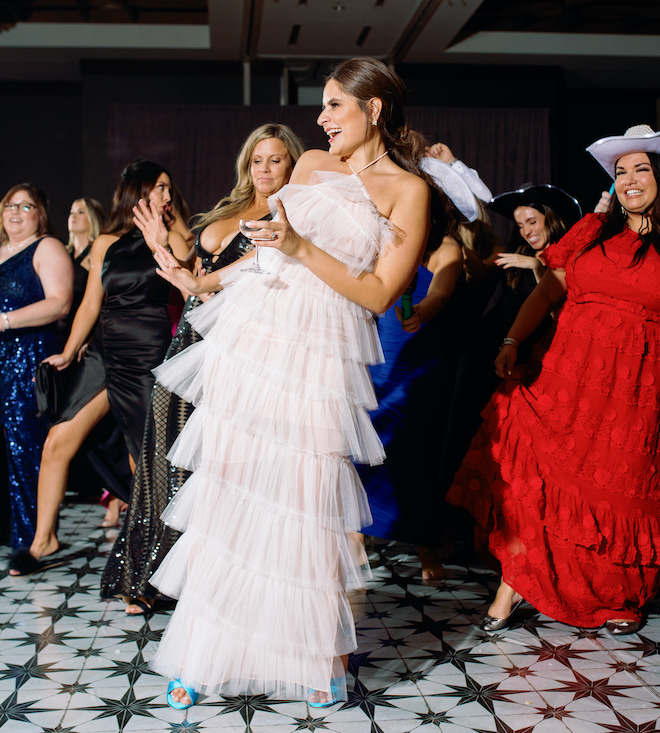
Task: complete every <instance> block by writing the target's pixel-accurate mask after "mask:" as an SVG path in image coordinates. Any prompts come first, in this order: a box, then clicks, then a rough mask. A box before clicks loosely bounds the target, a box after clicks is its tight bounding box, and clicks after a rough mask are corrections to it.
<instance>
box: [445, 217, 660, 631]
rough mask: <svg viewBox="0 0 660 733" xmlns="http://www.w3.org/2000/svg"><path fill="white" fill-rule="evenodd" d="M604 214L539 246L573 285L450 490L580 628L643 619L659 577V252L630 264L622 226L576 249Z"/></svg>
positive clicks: (502, 555) (510, 574) (495, 405)
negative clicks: (546, 343) (531, 375)
mask: <svg viewBox="0 0 660 733" xmlns="http://www.w3.org/2000/svg"><path fill="white" fill-rule="evenodd" d="M599 227H600V219H599V217H598V215H596V214H589V215H587V216H586V217H584V218H583V219H582V220H581V221H580V222H578V223H577V224H576V225H575V226H574V227H573V228H572V229H571V230H570V231H569V232H568V234H566V236H565V237H564V238H563V239H562V240H561V241H560V242H558V243H557V244H555V245H551V246H550V247H549V248H548V249H547V250H546V252H545V253H544V259H545V260H546V262H547V263H548V265H549V266H550V267H552V268H565V269H566V282H567V286H568V292H567V300H566V303H565V305H564V307H563V308H562V310H561V314H560V316H559V319H558V323H557V331H556V334H555V336H554V340H553V342H552V345H551V346H550V348H549V350H548V352H547V353H546V355H545V356H544V359H543V368H542V371H541V374H540V375H539V377H538V378H537V379H536V381H535V382H534V383H533V384H532V385H531V386H529V387H525V386H522V385H520V384H517V383H512V382H509V383H507V384H504V385H503V387H502V389H501V390H500V391H499V392H497V393H496V394H495V396H494V397H493V399H492V400H491V402H490V403H489V404H488V406H487V407H486V409H485V410H484V412H483V417H484V423H483V424H482V426H481V428H480V430H479V432H478V434H477V435H476V437H475V438H474V440H473V442H472V445H471V448H470V451H469V452H468V454H467V455H466V457H465V459H464V461H463V465H462V466H461V468H460V470H459V472H458V473H457V475H456V479H455V482H454V485H453V486H452V488H451V490H450V492H449V495H448V500H449V501H450V502H451V503H453V504H458V505H460V506H463V507H465V508H466V509H468V510H469V511H470V512H471V513H472V514H473V515H474V516H475V518H476V520H477V537H476V541H477V542H479V541H483V542H485V541H486V539H487V540H488V544H489V547H490V550H491V552H492V553H493V554H494V555H495V556H496V557H497V558H498V559H499V560H500V562H501V563H502V577H503V579H504V580H505V581H506V582H507V583H508V584H509V585H511V586H512V587H513V588H514V589H515V590H516V591H517V592H518V593H520V594H521V595H522V596H523V597H524V598H525V599H526V600H527V601H528V602H529V603H531V604H532V605H533V606H534V607H535V608H537V609H538V610H539V611H541V612H542V613H544V614H546V615H548V616H550V617H551V618H554V619H557V620H558V621H562V622H564V623H567V624H571V625H573V626H584V627H594V626H600V625H602V624H604V623H605V621H607V620H609V619H628V620H638V619H639V617H640V608H641V607H642V606H643V605H644V604H645V603H646V602H647V601H648V600H649V599H650V598H652V596H653V595H654V594H655V593H656V591H657V590H658V584H659V581H660V561H659V554H660V480H659V474H658V469H659V467H660V457H659V456H658V438H659V435H660V429H659V419H658V417H659V412H660V410H659V408H660V404H659V401H660V256H658V254H657V253H656V252H655V251H654V250H653V248H651V249H650V250H649V252H648V253H647V255H646V257H645V259H644V260H643V261H642V263H641V264H640V265H638V266H636V267H630V263H631V260H632V257H633V254H634V252H635V250H636V249H637V247H638V246H639V239H638V238H637V235H636V234H634V233H633V232H632V231H627V232H625V233H623V234H621V235H618V236H616V237H614V238H613V239H611V240H608V241H607V242H606V243H605V254H603V252H602V250H601V249H600V247H597V248H595V249H592V250H591V251H590V252H588V253H587V254H584V255H582V256H580V257H578V258H577V259H576V258H575V255H576V254H577V253H578V252H579V251H580V250H581V249H582V248H583V247H584V246H585V245H586V244H588V243H590V242H591V241H593V239H594V238H595V235H596V233H597V231H598V229H599Z"/></svg>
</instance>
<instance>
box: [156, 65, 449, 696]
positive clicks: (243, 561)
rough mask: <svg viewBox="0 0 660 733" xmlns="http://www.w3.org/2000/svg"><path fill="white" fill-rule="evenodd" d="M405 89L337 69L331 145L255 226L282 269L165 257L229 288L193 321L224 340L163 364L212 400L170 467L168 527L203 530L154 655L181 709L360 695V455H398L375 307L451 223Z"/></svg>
mask: <svg viewBox="0 0 660 733" xmlns="http://www.w3.org/2000/svg"><path fill="white" fill-rule="evenodd" d="M404 95H405V87H404V86H403V83H402V82H401V80H400V78H399V77H398V76H397V75H396V74H395V73H394V72H393V71H391V70H390V69H388V67H387V66H385V65H384V64H382V63H381V62H379V61H377V60H374V59H370V58H356V59H350V60H348V61H345V62H343V63H341V64H340V65H339V66H338V67H337V68H336V69H335V70H334V71H333V72H332V73H331V75H330V77H329V78H328V80H327V83H326V85H325V88H324V93H323V106H322V111H321V114H320V115H319V118H318V124H319V125H321V126H322V127H323V129H324V131H325V132H326V134H327V136H328V141H329V151H328V152H325V151H320V150H313V151H308V152H306V153H304V154H303V155H302V156H301V158H300V160H299V161H298V163H297V165H296V167H295V170H294V172H293V175H292V178H291V182H290V184H289V185H287V186H285V187H284V188H283V189H281V191H280V192H279V193H278V194H277V195H276V196H274V197H272V198H271V207H272V208H273V209H274V210H275V213H276V217H275V219H274V220H273V221H269V222H263V221H260V222H258V223H257V222H248V224H252V225H253V226H258V227H260V228H259V229H257V231H256V232H254V234H253V235H252V236H253V239H254V242H255V244H257V245H259V246H260V247H261V248H263V249H262V250H261V264H262V267H263V269H264V270H266V274H256V273H253V272H246V271H245V270H244V268H243V265H242V264H241V263H240V262H239V263H236V264H234V265H231V266H229V267H227V268H224V269H223V270H219V271H218V272H215V273H212V274H209V275H204V276H201V277H195V276H193V275H192V274H191V273H190V272H188V271H186V270H185V269H183V268H181V267H179V265H178V263H177V261H176V260H175V259H174V258H173V257H172V256H171V255H169V254H168V253H167V252H166V251H165V250H163V249H162V248H159V250H158V252H157V253H156V259H157V262H158V264H159V267H160V270H159V272H160V274H161V275H162V276H163V277H164V278H166V279H167V280H169V281H170V282H172V283H173V284H175V285H176V286H177V287H184V288H186V289H187V290H188V291H190V292H192V293H201V292H208V291H213V290H221V291H222V292H221V293H220V295H218V296H216V297H214V298H212V299H211V300H209V301H208V302H207V303H206V304H205V305H203V306H201V307H199V308H198V309H196V311H195V312H194V313H193V314H192V315H191V317H190V320H191V323H192V325H193V326H194V328H195V329H196V330H197V331H199V332H201V333H202V334H203V335H204V340H203V341H201V342H199V343H198V344H196V345H194V346H192V347H190V348H189V349H187V350H186V351H184V352H183V353H182V354H180V355H179V356H177V357H175V358H173V359H171V360H169V361H168V362H166V363H165V364H163V365H162V366H161V367H159V368H158V369H157V370H156V375H157V379H158V380H159V381H160V382H162V383H163V384H164V385H165V387H167V388H168V389H170V390H172V391H175V392H177V393H179V394H180V395H181V396H182V397H183V398H184V399H186V400H188V401H191V402H193V403H194V404H195V405H197V409H196V410H195V412H194V413H193V417H192V418H191V420H189V421H188V423H187V424H186V426H185V428H184V430H183V432H182V433H181V435H180V436H179V438H178V440H177V442H176V443H175V445H174V446H173V448H172V451H171V453H170V456H169V458H170V460H171V461H172V463H173V464H174V465H177V466H182V467H185V468H187V469H189V470H191V471H193V475H192V476H191V478H190V479H189V480H188V482H187V484H186V485H185V486H184V487H183V489H182V490H181V492H180V493H179V495H178V496H177V498H176V500H175V501H174V502H173V503H172V504H170V506H169V507H168V509H167V510H166V512H165V514H164V517H163V518H164V520H165V521H166V522H167V523H168V524H171V525H173V526H175V527H176V528H177V529H179V530H181V531H183V532H184V534H183V535H182V537H181V539H180V540H179V541H178V542H177V544H176V545H175V546H174V548H173V549H172V551H171V552H170V553H169V555H168V556H167V558H166V559H165V561H164V563H163V564H162V565H161V567H160V568H159V570H158V572H157V573H156V574H155V576H154V577H153V578H152V581H151V582H152V583H153V584H154V585H156V586H157V587H158V588H159V589H160V591H161V592H162V593H164V594H165V595H168V596H172V597H176V598H178V599H179V601H178V604H177V607H176V610H175V611H174V614H173V616H172V618H171V620H170V623H169V625H168V628H167V630H166V632H165V634H164V636H163V639H162V641H161V644H160V646H159V648H158V650H157V652H156V655H155V658H154V659H153V662H152V666H153V668H154V669H155V670H156V671H158V672H160V673H161V674H163V675H168V676H170V677H171V678H173V681H172V682H170V685H169V690H168V702H169V703H170V705H172V706H174V707H177V708H185V707H189V706H190V705H191V704H193V703H194V701H195V700H196V699H197V695H198V693H199V692H204V693H206V694H213V693H218V694H223V695H238V694H257V693H260V694H276V695H277V696H278V697H280V698H285V699H307V700H308V702H309V704H310V705H312V706H318V707H320V706H326V705H331V704H333V703H334V702H336V701H337V700H339V699H345V698H346V683H345V669H346V664H347V659H348V654H349V652H351V651H353V650H354V649H355V648H356V637H355V628H354V623H353V618H352V614H351V609H350V605H349V603H348V599H347V596H346V590H347V589H348V588H352V587H359V586H361V585H362V583H363V577H362V576H363V570H364V568H365V567H366V560H365V559H364V558H363V557H360V556H359V554H358V551H357V550H356V548H355V545H354V543H352V542H351V541H350V537H348V535H349V533H350V532H355V531H359V529H360V528H361V527H363V526H365V525H368V524H369V523H370V517H369V509H368V505H367V501H366V495H365V493H364V489H363V488H362V486H361V484H360V481H359V478H358V476H357V473H356V471H355V468H354V466H353V461H357V462H367V463H371V464H374V463H378V462H381V461H382V460H383V450H382V445H381V444H380V441H379V439H378V436H377V434H376V432H375V430H374V429H373V426H372V425H371V422H370V420H369V417H368V414H367V411H368V410H371V409H373V408H374V407H375V399H374V393H373V388H372V385H371V382H370V379H369V371H368V364H370V363H375V362H378V361H380V360H382V352H381V349H380V344H379V342H378V336H377V333H376V329H375V324H374V313H382V312H383V311H385V310H387V309H388V308H389V307H390V306H391V305H392V304H393V303H394V302H395V301H396V300H397V299H398V298H399V296H400V295H401V294H402V292H403V291H404V289H405V288H406V286H407V284H408V282H409V281H410V279H411V278H412V277H413V275H414V273H415V271H416V269H417V266H418V264H419V262H420V260H421V258H422V255H423V252H424V249H425V247H426V246H427V242H432V244H430V245H429V246H437V244H439V242H440V241H441V239H442V235H443V232H442V231H439V230H441V229H442V226H444V220H441V219H440V216H441V214H438V215H437V216H436V213H435V212H436V210H439V209H440V208H442V207H441V203H442V202H441V200H440V196H441V195H440V194H439V192H438V191H437V189H434V188H433V187H432V182H430V179H429V178H428V176H426V174H424V173H423V172H422V171H421V170H420V168H419V164H418V161H419V160H420V159H421V157H422V156H423V154H424V140H423V139H422V137H421V136H420V135H418V134H417V133H414V132H412V131H410V130H409V129H408V126H407V124H406V122H405V118H404V115H403V103H404Z"/></svg>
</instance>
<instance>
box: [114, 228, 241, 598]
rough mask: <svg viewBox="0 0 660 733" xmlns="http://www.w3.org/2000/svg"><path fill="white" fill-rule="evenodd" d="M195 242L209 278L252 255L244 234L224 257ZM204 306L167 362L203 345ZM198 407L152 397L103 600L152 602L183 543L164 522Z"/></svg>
mask: <svg viewBox="0 0 660 733" xmlns="http://www.w3.org/2000/svg"><path fill="white" fill-rule="evenodd" d="M200 233H201V232H198V234H197V236H196V238H195V251H196V254H197V256H198V257H199V258H200V259H201V261H202V267H203V268H204V269H205V270H206V272H207V273H208V272H214V271H216V270H219V269H221V268H223V267H226V266H227V265H230V264H231V263H232V262H235V261H236V260H237V259H238V258H239V257H241V256H242V255H243V254H245V253H246V252H248V251H250V250H251V249H252V244H251V243H250V241H249V240H248V239H246V238H245V237H244V236H243V235H242V234H237V235H236V236H235V237H234V239H233V240H232V241H231V242H230V243H229V244H228V245H227V247H225V249H224V250H223V251H222V252H221V253H220V254H219V255H218V256H214V255H212V254H211V253H210V252H207V251H206V250H205V249H204V248H203V247H202V245H201V243H200V241H199V237H200ZM200 303H201V300H200V299H199V298H198V297H192V296H191V297H189V298H188V300H187V301H186V304H185V306H184V309H183V314H182V317H181V320H180V321H179V327H178V329H177V331H176V334H175V336H174V338H173V339H172V343H171V344H170V348H169V349H168V351H167V355H166V356H165V360H167V359H170V358H171V357H173V356H175V355H176V354H178V353H179V352H181V351H183V350H184V349H186V348H187V347H188V346H191V345H192V344H194V343H196V342H197V341H200V340H201V338H202V337H201V336H200V335H199V334H198V333H197V332H196V331H195V330H194V329H193V328H192V326H191V325H190V324H189V323H188V321H187V319H186V315H187V314H188V313H190V311H191V310H192V309H193V308H195V307H196V306H197V305H199V304H200ZM193 409H194V408H193V406H192V405H191V404H190V403H188V402H185V401H184V400H182V399H181V398H180V397H178V396H177V395H175V394H172V393H171V392H168V391H167V390H166V389H165V388H164V387H163V386H162V385H161V384H159V383H156V384H155V386H154V388H153V391H152V393H151V402H150V405H149V412H148V415H147V422H146V427H145V430H144V440H143V442H142V451H141V453H140V458H139V460H138V462H137V466H136V470H135V475H134V479H133V488H132V490H131V500H130V504H129V508H128V512H127V516H126V521H125V523H124V526H123V528H122V530H121V532H120V533H119V536H118V537H117V540H116V541H115V545H114V547H113V549H112V552H111V553H110V557H109V558H108V562H107V565H106V567H105V570H104V572H103V578H102V580H101V597H102V598H112V597H113V596H118V595H121V596H126V597H128V598H139V597H143V596H152V595H154V594H155V591H154V589H153V588H152V587H151V586H150V585H149V578H150V577H151V576H152V575H153V573H154V572H155V571H156V569H157V568H158V566H159V565H160V563H161V561H162V559H163V558H164V557H165V555H166V554H167V553H168V552H169V550H170V549H171V548H172V545H173V544H174V543H175V542H176V540H177V539H178V537H179V532H177V531H176V530H174V529H172V528H171V527H168V526H166V525H165V524H163V522H162V521H161V519H160V515H161V514H162V513H163V511H164V510H165V507H166V506H167V505H168V504H169V502H170V501H171V499H172V498H173V497H174V495H175V494H176V492H177V491H178V490H179V489H180V488H181V486H182V485H183V483H184V482H185V481H186V479H187V478H188V476H189V472H188V471H185V470H184V469H180V468H175V467H174V466H172V465H170V463H169V462H168V460H167V458H166V456H167V454H168V452H169V450H170V448H171V446H172V444H173V443H174V441H175V440H176V438H177V436H178V435H179V433H180V432H181V430H182V429H183V426H184V425H185V424H186V421H187V420H188V418H189V417H190V415H191V414H192V411H193Z"/></svg>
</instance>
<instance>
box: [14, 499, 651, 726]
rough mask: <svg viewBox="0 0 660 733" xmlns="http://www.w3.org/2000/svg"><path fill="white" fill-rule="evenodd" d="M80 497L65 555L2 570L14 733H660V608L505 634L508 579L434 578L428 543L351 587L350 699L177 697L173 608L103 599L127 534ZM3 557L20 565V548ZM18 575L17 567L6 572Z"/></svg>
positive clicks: (477, 574)
mask: <svg viewBox="0 0 660 733" xmlns="http://www.w3.org/2000/svg"><path fill="white" fill-rule="evenodd" d="M102 513H103V509H102V507H100V506H98V505H89V504H75V503H72V504H68V505H66V506H65V507H64V509H63V512H62V517H61V526H60V541H61V542H63V543H66V545H67V546H68V547H67V548H66V549H65V550H63V551H62V552H61V553H60V556H63V558H64V559H65V563H64V564H63V565H62V566H61V567H57V568H52V569H50V570H47V571H44V572H41V573H39V574H36V575H33V576H30V577H26V578H12V577H10V576H8V575H6V574H5V575H4V577H3V578H2V581H1V582H0V700H1V703H0V733H5V731H7V733H118V732H120V731H126V732H128V731H140V732H142V733H166V732H167V733H169V732H172V733H175V732H176V733H209V732H210V731H222V733H293V732H294V731H318V732H319V733H321V731H327V732H329V733H411V732H412V731H415V733H433V732H434V731H435V732H436V733H438V732H440V731H441V732H442V733H470V732H474V733H491V732H493V733H566V732H567V731H571V732H572V733H652V732H653V731H658V730H660V687H659V684H660V605H658V604H657V602H656V605H655V606H654V607H653V608H652V609H651V613H650V615H649V619H648V622H647V623H646V625H645V626H644V627H643V628H642V629H641V631H640V632H639V633H638V634H636V635H632V636H626V637H614V636H612V635H610V634H609V633H608V632H606V631H605V630H603V629H599V630H584V629H575V628H571V627H568V626H564V625H563V624H559V623H556V622H554V621H552V620H551V619H549V618H547V617H544V616H540V615H539V614H537V613H536V612H535V611H534V609H533V608H531V607H529V606H527V607H526V608H525V609H524V610H523V611H522V613H520V615H519V616H517V617H516V618H517V623H516V624H515V625H514V626H513V627H512V628H510V629H507V630H506V631H503V632H500V633H498V634H493V635H488V634H485V633H483V632H481V631H480V630H479V629H478V628H477V627H476V626H475V625H474V621H475V620H476V619H478V617H479V616H480V615H481V614H482V613H483V612H484V610H485V609H486V608H487V606H488V603H489V598H491V597H492V593H493V591H494V589H495V587H496V585H497V577H496V576H495V574H494V573H492V572H491V571H489V570H487V569H485V568H482V567H479V566H474V565H473V566H467V565H461V564H450V565H448V567H447V578H446V580H444V581H442V582H438V583H434V584H424V583H423V582H422V580H421V569H420V564H419V560H418V557H417V555H416V554H415V553H414V552H413V550H412V548H410V547H408V546H406V545H400V544H396V543H377V544H374V545H373V549H372V551H371V553H370V560H371V563H372V567H373V572H374V578H373V580H372V581H371V582H370V583H369V585H368V587H367V589H366V590H365V591H362V592H360V593H354V594H352V597H351V602H352V605H353V610H354V614H355V619H356V624H357V633H358V643H359V646H358V649H357V651H356V653H355V654H353V655H352V657H351V660H350V667H349V675H348V678H347V683H348V690H349V694H348V700H347V701H346V702H344V703H338V704H336V705H334V706H332V707H329V708H321V709H318V708H311V707H309V706H308V705H307V704H306V703H305V702H291V701H288V700H276V699H273V698H269V697H265V696H241V697H235V698H220V697H208V698H203V699H200V702H198V704H197V705H195V706H194V707H192V708H190V709H189V710H187V711H177V710H173V709H172V708H170V707H168V705H167V702H166V695H165V689H166V685H167V680H165V679H163V678H161V677H159V676H158V675H156V674H154V673H153V672H152V671H151V670H150V669H149V667H148V663H149V660H150V658H151V656H152V655H153V652H154V649H155V647H156V645H157V644H158V640H159V637H160V635H161V633H162V631H163V629H164V627H165V625H166V623H167V620H168V615H169V611H167V610H160V611H157V612H156V613H153V614H152V615H150V616H149V617H147V618H145V617H128V616H126V614H125V613H124V612H123V605H122V604H121V603H120V602H118V601H110V602H107V601H102V600H100V598H99V591H98V588H99V579H100V574H101V572H102V570H103V566H104V562H105V557H106V555H107V553H108V552H109V550H110V549H111V547H112V541H113V539H114V536H115V535H116V531H115V532H114V533H113V532H112V531H107V530H106V531H103V530H101V529H97V528H96V524H97V523H98V521H99V520H100V518H101V517H102ZM0 554H1V556H0V562H1V563H2V566H5V567H6V565H7V559H8V555H9V550H8V549H7V548H3V549H2V551H1V553H0ZM5 573H6V571H5Z"/></svg>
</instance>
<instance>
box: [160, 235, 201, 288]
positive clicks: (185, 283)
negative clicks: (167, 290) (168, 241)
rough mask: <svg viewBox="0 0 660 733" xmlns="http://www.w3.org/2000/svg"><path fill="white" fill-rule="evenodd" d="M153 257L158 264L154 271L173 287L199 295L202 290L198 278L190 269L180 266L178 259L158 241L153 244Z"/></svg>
mask: <svg viewBox="0 0 660 733" xmlns="http://www.w3.org/2000/svg"><path fill="white" fill-rule="evenodd" d="M154 259H155V260H156V264H157V265H158V269H157V270H156V272H157V273H158V274H159V275H160V276H161V277H162V278H164V279H165V280H167V282H169V283H172V285H174V287H175V288H178V289H179V290H184V291H186V292H188V293H189V294H190V295H199V294H200V293H202V292H204V290H203V289H202V287H201V283H200V279H199V278H198V277H196V276H195V275H193V274H192V272H190V270H186V268H185V267H181V264H180V263H179V260H177V258H176V257H175V256H174V255H173V254H172V253H171V252H168V251H167V250H166V249H165V247H163V246H162V245H160V244H158V243H156V245H155V249H154Z"/></svg>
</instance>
